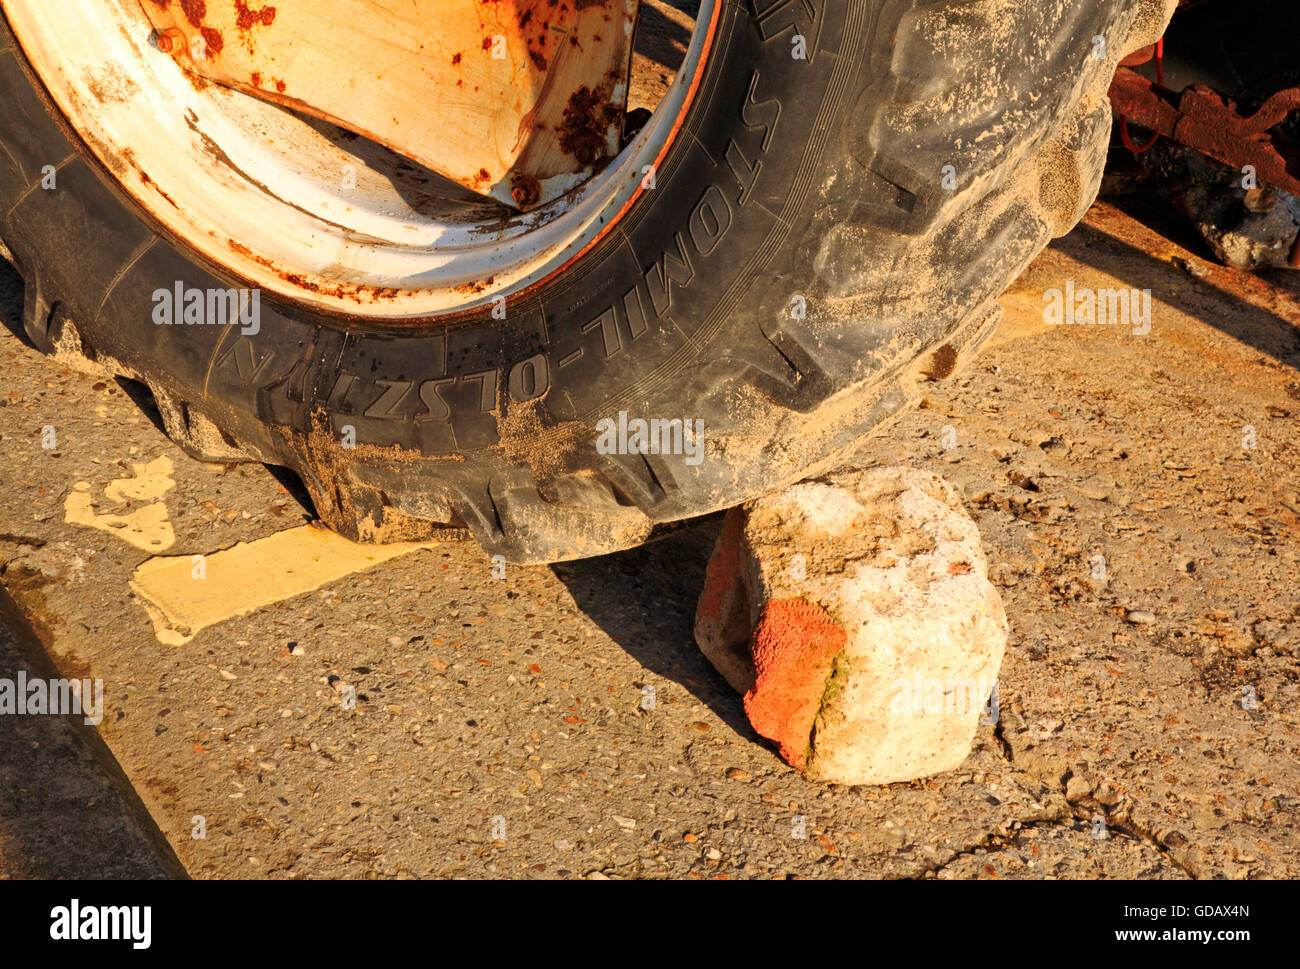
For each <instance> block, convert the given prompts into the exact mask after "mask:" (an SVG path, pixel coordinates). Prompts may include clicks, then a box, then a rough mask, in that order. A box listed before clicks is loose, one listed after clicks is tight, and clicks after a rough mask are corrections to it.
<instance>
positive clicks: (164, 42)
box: [154, 27, 185, 54]
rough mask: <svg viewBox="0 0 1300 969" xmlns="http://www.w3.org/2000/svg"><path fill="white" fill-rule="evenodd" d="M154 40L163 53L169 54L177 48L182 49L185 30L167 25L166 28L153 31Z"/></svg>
mask: <svg viewBox="0 0 1300 969" xmlns="http://www.w3.org/2000/svg"><path fill="white" fill-rule="evenodd" d="M154 42H155V43H156V44H157V45H158V49H159V50H160V51H162V52H163V53H164V54H171V53H173V52H174V51H176V50H177V48H181V49H184V47H185V32H184V31H183V30H181V29H180V28H179V27H168V28H167V29H166V30H159V31H156V32H155V33H154Z"/></svg>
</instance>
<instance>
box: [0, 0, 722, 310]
mask: <svg viewBox="0 0 1300 969" xmlns="http://www.w3.org/2000/svg"><path fill="white" fill-rule="evenodd" d="M0 8H2V9H3V12H4V14H5V16H6V18H7V19H8V21H9V24H10V26H11V28H12V30H13V32H14V35H15V37H16V38H17V40H18V43H19V46H20V48H21V50H22V52H23V54H24V57H25V59H26V61H27V63H28V65H29V66H30V68H31V70H32V72H33V73H34V74H35V75H36V77H37V79H38V80H39V81H40V83H41V85H42V86H43V87H44V89H45V91H46V92H47V94H48V96H49V99H50V101H51V102H52V103H53V105H54V106H55V107H56V108H57V109H58V111H59V112H60V113H61V114H62V115H63V118H64V119H65V120H66V122H67V126H68V127H70V128H71V129H72V130H73V131H74V132H75V133H76V135H77V136H78V138H79V139H80V141H81V147H82V148H83V149H84V151H85V153H86V154H88V155H89V156H90V157H91V158H92V159H93V160H94V161H95V162H96V163H98V165H99V166H100V167H101V168H102V170H103V171H104V172H105V173H107V174H108V175H109V177H111V178H112V179H113V180H114V181H116V183H117V184H118V185H119V186H120V187H121V188H122V189H123V190H124V191H125V192H126V193H127V194H129V195H130V196H131V197H132V198H133V199H134V200H135V201H136V202H137V203H138V204H139V206H141V207H142V208H143V209H144V210H145V211H146V212H147V213H148V215H149V216H150V217H151V218H152V220H153V221H154V222H155V223H156V224H157V225H159V226H160V227H162V228H163V229H165V230H166V231H167V233H169V234H170V235H171V236H173V237H174V238H176V239H179V240H181V241H182V242H183V243H184V244H185V245H187V246H188V247H189V248H190V249H191V250H193V251H194V252H196V253H197V255H198V256H199V257H200V259H201V260H202V261H204V262H206V263H207V264H208V265H210V266H213V267H218V268H220V269H221V270H223V271H224V272H225V273H227V274H230V275H233V276H235V277H238V278H240V279H241V280H244V281H245V282H247V283H248V284H251V285H253V286H256V287H258V288H261V289H263V290H265V291H267V292H268V293H270V294H274V295H276V296H279V297H281V298H283V299H285V300H288V301H291V302H294V303H298V304H302V305H306V306H309V307H311V308H313V309H316V310H319V311H322V312H324V313H326V314H329V315H336V316H339V317H345V318H346V319H347V320H348V321H349V325H360V326H364V325H366V324H367V323H368V322H372V321H373V322H375V323H379V324H382V325H390V324H394V323H397V324H413V323H421V322H430V321H437V320H445V319H447V318H458V317H460V316H463V315H466V314H474V313H482V312H484V311H485V310H490V309H491V308H493V307H494V306H497V305H499V304H500V303H501V300H502V299H503V298H513V297H514V296H515V295H517V294H520V293H523V292H525V291H527V290H529V289H531V288H533V287H535V286H536V285H538V284H540V283H542V282H544V281H545V280H547V279H550V278H552V277H553V276H555V275H556V274H557V273H559V272H561V271H562V270H563V269H564V268H565V267H566V266H568V265H569V264H570V263H572V261H573V260H574V259H576V258H577V257H578V256H579V255H580V254H581V253H583V252H585V251H586V250H588V249H589V248H590V247H591V246H593V245H594V244H595V243H596V242H597V241H598V240H599V239H600V238H602V237H603V236H604V235H605V234H606V233H607V232H609V231H610V230H611V228H612V227H613V226H614V225H615V224H616V223H617V221H618V220H619V219H620V218H621V217H622V216H623V215H624V214H625V213H626V212H627V211H628V209H629V208H630V207H631V206H632V204H633V203H634V202H635V200H636V199H637V198H638V197H640V196H641V195H642V194H643V193H644V192H646V191H647V190H649V189H650V186H651V185H653V183H654V182H653V177H652V176H653V173H654V172H655V171H656V170H657V168H658V167H659V166H660V165H661V164H662V161H663V158H664V156H665V155H666V153H667V151H668V150H669V148H670V147H671V145H672V144H673V142H674V139H675V138H676V136H677V135H678V133H679V131H680V129H681V127H682V123H683V120H684V118H685V116H686V113H687V111H688V109H689V108H690V106H691V104H692V102H693V100H694V97H695V94H696V92H697V89H698V86H699V82H700V78H701V75H702V73H703V69H704V66H705V64H706V62H707V58H708V54H709V50H710V47H711V42H712V37H713V31H714V29H715V27H716V23H717V19H718V17H719V14H720V9H721V8H720V4H719V3H718V0H702V2H701V3H700V10H699V13H698V16H697V18H696V22H695V29H694V32H693V34H692V36H691V39H690V43H689V46H688V47H687V50H686V53H685V57H684V59H683V61H682V64H681V65H680V67H679V68H678V71H677V74H676V77H675V79H674V80H673V82H672V84H671V85H670V86H669V89H668V92H667V94H666V95H665V96H664V97H663V99H662V100H661V101H660V103H659V105H658V107H657V108H656V109H655V111H654V113H653V115H652V116H651V118H650V119H649V121H648V122H647V123H646V124H645V125H644V127H642V128H641V130H640V131H639V132H638V133H637V134H636V135H635V136H634V137H633V138H632V139H631V140H630V141H629V142H628V143H627V144H626V145H625V146H624V147H623V148H622V150H621V152H620V153H619V154H618V155H617V157H616V158H614V159H613V160H612V161H611V162H610V163H609V164H608V166H607V167H606V168H605V169H604V170H603V171H601V172H599V173H598V174H597V175H595V176H594V177H592V178H591V179H590V180H588V181H587V182H585V183H584V184H582V185H581V186H579V187H577V188H576V189H574V190H572V191H571V192H569V193H568V194H567V195H565V196H564V197H562V198H560V199H557V200H556V201H554V202H552V203H550V204H547V205H543V206H541V207H539V208H536V209H534V210H532V211H529V212H525V213H519V212H512V211H510V210H508V209H506V208H504V207H503V206H501V205H499V204H498V203H495V202H491V201H487V200H484V199H482V198H481V197H479V196H476V195H474V194H473V193H470V192H469V191H467V190H465V189H463V188H461V187H460V186H457V185H455V184H454V183H451V182H449V181H447V180H445V179H439V178H438V177H437V176H436V175H435V174H434V173H432V172H426V171H424V170H423V169H419V167H418V166H412V165H410V164H409V163H408V162H407V161H406V160H405V159H403V158H402V157H401V156H398V155H396V154H395V153H393V152H391V151H389V150H387V149H384V148H383V147H382V146H379V145H376V144H373V143H371V142H368V141H367V140H366V139H363V138H357V137H356V136H355V135H351V134H350V133H346V132H341V131H340V130H339V129H335V128H333V126H331V125H328V124H326V123H324V122H320V121H318V120H316V119H313V118H309V117H306V116H304V115H301V114H298V113H295V112H292V111H289V110H286V109H285V108H283V107H281V106H277V105H275V104H271V103H268V102H265V101H261V100H258V99H256V98H252V97H249V96H247V95H245V94H242V93H239V92H237V91H234V90H231V89H229V88H226V87H223V86H221V85H218V84H211V83H203V82H201V81H199V82H196V80H195V79H194V78H193V77H192V76H190V75H189V74H187V73H186V72H185V71H184V70H182V69H181V67H180V66H178V64H177V63H176V61H175V60H174V59H173V58H172V57H170V56H168V55H167V53H165V52H164V51H162V50H160V49H159V37H158V35H157V34H156V33H155V32H154V31H153V29H152V26H151V25H150V24H149V21H148V19H147V18H146V17H145V16H144V14H143V12H142V10H141V8H140V5H139V0H60V2H59V3H57V4H52V3H49V2H48V0H0ZM164 46H165V43H164ZM647 176H651V177H647Z"/></svg>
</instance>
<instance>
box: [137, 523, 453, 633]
mask: <svg viewBox="0 0 1300 969" xmlns="http://www.w3.org/2000/svg"><path fill="white" fill-rule="evenodd" d="M438 544H439V543H438V542H424V543H404V544H397V545H362V544H359V543H357V542H351V541H348V540H347V539H346V538H342V537H341V536H339V535H336V534H334V533H333V532H331V531H327V530H326V529H323V528H315V527H313V526H311V525H303V526H301V527H299V528H290V529H288V530H286V531H283V532H277V533H276V534H274V535H270V536H268V537H266V538H259V539H258V540H257V541H255V542H240V543H239V544H238V545H234V546H232V547H230V548H228V549H224V550H222V551H220V552H214V553H212V554H211V555H205V556H198V555H194V556H191V555H169V556H157V557H154V558H151V559H149V560H148V561H146V562H144V563H143V564H142V565H141V566H140V567H139V568H138V569H136V570H135V574H134V575H133V576H132V577H131V589H132V590H133V591H134V592H135V594H136V595H137V596H139V597H140V599H141V600H142V601H143V602H144V607H145V609H146V610H147V611H148V613H149V618H150V619H151V620H153V624H154V633H155V634H156V635H157V637H158V641H159V642H161V643H166V644H167V645H169V646H180V645H183V644H185V643H187V642H189V641H190V640H191V639H193V638H194V636H195V634H197V633H198V631H199V630H201V629H203V628H204V627H206V626H211V625H212V624H213V623H218V622H224V621H225V620H227V619H233V618H235V617H236V616H243V615H247V614H248V613H250V612H254V611H256V610H258V609H261V608H263V607H265V606H269V605H271V604H272V603H275V602H280V601H282V600H284V599H289V598H292V597H293V596H296V595H301V594H302V593H304V592H311V591H312V590H313V589H318V588H320V587H321V586H323V585H325V584H326V583H328V582H333V581H334V580H335V579H341V578H343V577H344V576H345V575H350V574H352V573H353V572H360V571H363V570H365V569H369V568H372V567H373V566H376V565H379V564H380V563H381V562H387V561H388V560H389V559H394V558H397V557H398V556H401V555H408V554H410V553H411V552H415V551H418V550H419V549H422V548H433V547H435V546H436V545H438Z"/></svg>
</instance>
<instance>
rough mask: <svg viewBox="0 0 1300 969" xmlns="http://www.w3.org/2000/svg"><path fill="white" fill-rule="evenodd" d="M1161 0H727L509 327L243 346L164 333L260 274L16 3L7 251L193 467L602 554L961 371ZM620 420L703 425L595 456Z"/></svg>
mask: <svg viewBox="0 0 1300 969" xmlns="http://www.w3.org/2000/svg"><path fill="white" fill-rule="evenodd" d="M1172 6H1173V3H1172V2H1166V0H1104V2H1084V0H1033V2H1029V0H1020V2H1017V0H972V2H964V3H954V2H937V3H918V2H895V0H851V2H842V3H834V2H829V0H751V2H749V3H744V4H741V3H726V4H724V5H723V8H722V11H721V13H720V16H719V18H718V21H717V23H716V27H715V30H714V35H713V38H712V46H711V50H710V53H709V56H708V61H707V64H706V66H705V68H704V73H703V76H702V78H701V81H700V87H699V91H698V94H697V96H696V98H695V100H694V102H693V103H692V106H691V108H690V111H689V113H688V115H687V117H686V119H685V121H684V123H683V131H682V134H681V135H680V136H679V137H678V138H677V139H676V140H675V141H674V143H673V146H672V148H671V149H670V151H669V153H668V154H667V156H666V157H665V159H664V161H663V163H662V165H661V166H660V168H659V170H658V171H657V172H656V173H655V174H656V177H655V181H654V187H653V188H652V189H648V190H646V191H644V192H643V193H642V194H641V195H640V196H639V197H638V198H637V200H636V201H635V202H634V203H633V204H632V206H631V207H630V208H629V210H628V211H627V212H626V213H625V214H624V215H623V216H622V218H621V220H620V221H619V222H618V224H617V226H616V227H615V230H614V231H611V232H610V233H608V234H607V235H606V236H605V237H604V238H603V239H602V240H601V241H600V242H599V243H598V244H597V245H595V246H594V247H593V248H591V249H590V250H589V251H588V252H586V253H585V254H584V255H583V256H582V257H581V258H580V259H579V260H577V261H576V262H575V263H573V264H572V265H570V266H569V267H568V268H567V269H566V270H565V271H564V272H563V273H562V274H560V275H559V276H557V277H555V278H553V279H551V280H549V281H548V282H546V283H545V284H543V285H542V286H540V287H536V288H534V289H532V290H528V291H526V292H523V293H520V294H516V295H513V296H511V297H510V299H509V302H508V303H507V306H506V318H505V319H504V320H499V319H492V318H491V317H490V316H489V314H488V313H486V312H481V313H478V314H476V315H470V316H466V315H461V316H452V317H445V318H439V319H437V320H430V321H428V322H427V323H426V324H422V325H419V326H415V327H412V326H410V325H406V326H403V327H400V328H399V327H392V328H388V329H385V328H382V327H376V326H374V325H373V324H367V325H366V326H365V327H364V328H361V327H357V326H352V325H349V321H347V320H346V319H340V318H337V317H333V316H327V315H321V314H317V313H314V312H312V311H311V310H309V309H305V308H303V307H302V306H300V305H297V304H291V303H287V302H280V301H277V300H275V299H273V298H271V297H270V296H269V295H265V296H264V299H263V301H262V313H261V322H260V329H259V330H258V332H257V333H256V334H249V335H244V334H242V333H241V332H240V331H239V330H238V329H236V328H233V327H224V326H222V327H217V326H158V325H155V324H154V323H153V322H152V314H153V301H152V294H153V293H154V292H155V291H156V290H158V289H170V288H171V287H173V286H174V285H176V284H177V283H178V282H179V283H182V284H183V285H184V286H186V287H187V288H198V289H207V288H222V287H230V286H238V285H240V281H239V280H237V279H235V278H233V277H231V276H229V275H228V274H227V273H225V272H224V271H223V270H221V269H220V267H215V266H211V265H208V264H206V263H204V262H201V261H200V260H199V259H198V258H197V257H196V256H195V255H194V254H193V252H192V251H191V250H190V249H189V248H188V247H187V246H186V245H185V243H184V241H183V240H177V239H173V238H170V237H169V236H168V235H167V234H166V233H165V232H164V230H163V229H162V228H161V227H160V226H158V225H156V224H154V223H153V222H151V221H150V220H149V219H148V218H147V217H146V216H145V215H144V213H143V212H142V211H141V210H139V209H138V208H137V207H136V206H135V205H134V204H133V203H132V202H131V201H129V200H128V198H127V197H126V196H125V194H123V193H121V191H120V190H119V188H118V187H117V185H116V183H115V181H114V179H113V177H112V173H111V172H107V171H104V170H102V169H101V168H100V167H99V165H98V163H97V161H96V160H95V159H94V156H93V155H92V153H91V152H90V151H89V150H88V149H87V148H86V147H85V145H84V144H83V143H82V142H81V141H80V139H79V138H78V137H77V136H76V135H75V134H74V133H73V132H71V131H70V130H69V129H68V127H67V126H66V124H65V123H63V122H62V120H61V119H60V118H59V117H57V113H56V111H55V110H54V109H53V108H52V107H51V105H50V103H49V100H48V98H47V97H45V96H44V92H43V91H42V89H41V87H40V84H39V82H38V81H37V80H36V78H35V74H34V73H33V72H32V71H31V68H30V65H28V64H27V63H26V61H25V60H24V58H23V55H22V53H21V51H20V50H19V49H18V47H17V45H16V43H15V41H14V39H13V36H12V35H11V33H10V32H9V30H8V27H7V26H6V25H5V24H4V23H3V21H0V103H3V104H4V107H3V108H0V117H2V118H3V124H0V239H3V240H4V243H5V244H6V245H7V247H8V249H9V250H10V251H11V253H12V255H13V259H14V261H15V264H16V265H17V266H18V268H19V270H20V272H21V273H22V275H23V277H24V280H25V283H26V287H27V289H26V297H25V312H24V317H25V319H24V322H25V328H26V331H27V334H28V336H29V337H30V338H31V339H32V341H33V342H34V343H36V345H37V346H38V347H40V348H41V349H43V350H45V351H47V352H52V353H59V354H62V355H64V356H66V357H67V358H68V359H69V360H72V361H83V362H85V363H86V364H87V365H91V366H96V367H100V368H103V369H104V370H107V371H109V372H113V373H117V374H121V375H124V376H128V377H131V378H133V379H136V380H140V381H142V382H143V383H145V384H147V385H148V386H149V388H150V389H151V390H152V392H153V393H154V395H155V397H156V399H157V401H158V405H159V410H160V413H161V414H162V416H163V419H164V422H165V424H166V426H167V430H168V433H169V434H170V435H171V436H172V437H173V438H175V439H176V440H177V442H178V443H179V444H180V445H181V446H182V447H184V448H185V449H186V450H187V451H189V452H190V453H192V454H194V455H196V456H198V457H202V458H205V459H208V460H219V461H231V460H257V461H263V462H266V463H269V464H275V465H283V466H286V467H289V468H291V469H292V470H293V471H295V472H296V473H297V474H298V475H300V476H301V478H302V480H303V482H304V483H305V485H306V487H307V489H308V491H309V492H310V494H311V496H312V499H313V501H314V503H315V505H316V508H317V511H318V513H319V514H320V516H321V518H322V519H323V520H324V521H325V523H326V524H328V525H329V526H330V527H332V528H334V529H336V530H338V531H339V532H341V533H343V534H345V535H348V536H349V537H353V538H358V539H362V540H374V541H387V540H399V539H401V540H406V539H414V538H421V537H425V536H428V535H429V534H431V533H434V532H437V531H438V530H440V529H446V528H468V529H469V530H470V531H471V532H472V533H473V535H474V537H475V538H476V539H477V540H478V541H479V542H480V543H481V544H482V545H483V547H484V548H485V549H486V550H487V551H488V552H489V554H498V553H500V554H503V555H505V556H506V557H507V558H508V559H510V560H512V561H519V562H539V561H557V560H562V559H570V558H579V557H586V556H590V555H596V554H601V553H605V552H610V551H615V550H617V549H621V548H626V547H629V546H631V545H634V544H637V543H639V542H642V541H644V540H646V539H647V538H649V537H652V535H653V534H654V533H655V531H656V529H663V528H665V527H670V525H671V523H672V522H676V521H680V520H683V519H686V518H690V517H694V516H698V515H701V514H705V513H708V512H711V511H715V510H718V509H722V508H727V507H730V506H732V505H736V504H738V503H741V502H743V501H744V500H746V499H748V498H751V497H753V496H756V495H758V494H762V493H764V492H767V491H770V490H772V489H774V488H777V487H780V486H782V485H784V484H788V483H791V482H793V481H797V480H799V479H800V478H802V477H804V476H806V475H807V474H809V473H810V472H812V471H814V470H817V469H820V468H827V467H829V466H831V465H833V464H834V462H835V460H836V457H837V455H839V454H841V453H843V452H845V451H846V450H847V449H849V448H851V447H852V445H853V444H854V443H855V442H857V441H859V440H860V439H861V438H862V437H863V436H864V435H865V434H866V433H868V432H869V431H870V430H871V428H872V427H873V426H875V425H876V424H878V423H879V422H880V421H881V420H883V419H884V418H885V417H887V416H888V415H889V414H891V413H893V412H894V411H896V410H898V409H899V408H900V407H902V406H904V405H905V404H906V403H907V402H908V401H909V399H911V398H912V397H913V396H914V395H915V385H916V382H917V381H918V380H920V379H927V378H934V379H938V378H943V377H946V376H948V375H949V374H951V373H952V372H953V370H954V369H955V368H956V367H957V366H959V365H960V363H961V362H962V361H963V360H964V358H965V357H967V356H968V355H969V354H970V353H971V352H973V351H974V350H975V349H976V348H977V347H978V345H979V343H980V342H981V340H982V338H983V337H984V336H986V335H987V334H988V333H989V332H991V329H992V326H993V325H994V324H995V323H996V320H997V305H996V299H997V297H998V296H999V295H1000V294H1001V292H1002V291H1003V290H1004V289H1005V288H1006V287H1007V286H1008V285H1009V284H1010V282H1011V281H1012V280H1013V279H1015V277H1016V276H1017V275H1018V274H1019V273H1020V272H1021V270H1022V269H1023V268H1024V267H1025V266H1026V265H1027V264H1028V263H1029V261H1030V260H1031V259H1032V258H1033V257H1034V255H1035V254H1037V253H1038V252H1039V251H1040V250H1041V249H1042V247H1043V246H1044V245H1045V244H1046V243H1047V241H1048V240H1049V239H1050V238H1051V237H1053V236H1055V235H1060V234H1063V233H1064V232H1066V231H1068V230H1069V229H1070V228H1071V227H1072V226H1073V225H1074V224H1075V222H1076V221H1077V220H1078V219H1079V218H1080V217H1081V216H1082V214H1083V212H1084V211H1085V210H1086V208H1087V207H1088V205H1089V204H1090V203H1091V201H1092V200H1093V198H1094V197H1095V194H1096V190H1097V186H1098V184H1099V181H1100V176H1101V168H1102V164H1103V162H1104V158H1105V150H1106V143H1107V139H1108V136H1109V131H1110V108H1109V105H1108V103H1107V101H1106V97H1105V94H1106V88H1107V86H1108V84H1109V81H1110V78H1111V77H1112V75H1113V74H1114V71H1115V67H1116V65H1117V63H1118V60H1119V59H1120V58H1121V57H1122V56H1124V54H1125V53H1127V52H1129V51H1131V50H1134V49H1136V48H1138V47H1141V46H1143V45H1145V44H1147V43H1150V42H1151V41H1152V40H1154V38H1155V37H1157V36H1158V35H1159V33H1160V32H1161V31H1162V30H1163V28H1164V25H1165V23H1166V22H1167V19H1168V16H1169V14H1170V13H1171V11H1172ZM800 54H803V55H804V56H799V55H800ZM50 170H53V171H55V172H56V173H57V182H56V184H57V187H56V188H54V189H46V188H43V187H42V179H43V177H44V175H45V174H46V173H48V172H49V171H50ZM620 414H623V415H625V416H624V420H625V421H634V420H636V419H638V418H640V419H646V420H648V419H656V418H657V419H660V420H674V419H676V420H681V421H684V422H689V423H690V424H691V425H692V426H696V425H695V422H702V434H701V435H700V437H699V438H698V439H697V440H696V441H695V442H694V444H692V443H690V440H689V438H688V439H685V440H684V441H683V445H682V447H681V448H680V450H681V451H682V453H659V454H640V453H604V452H605V451H607V450H609V448H608V447H605V446H603V445H601V443H600V441H601V440H602V438H601V435H600V434H599V433H598V425H599V424H600V423H601V422H602V421H610V422H618V421H619V420H620ZM603 426H608V425H603ZM606 440H607V438H606ZM353 442H354V443H355V446H346V445H349V444H352V443H353ZM697 445H698V447H699V450H697V449H696V446H697ZM623 450H628V451H635V450H637V449H636V448H624V449H623Z"/></svg>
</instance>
